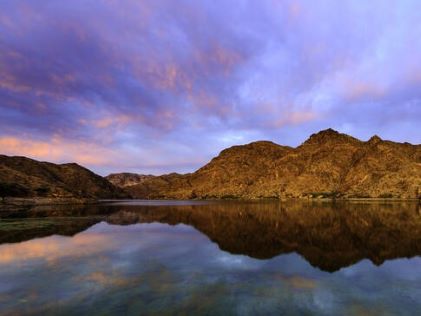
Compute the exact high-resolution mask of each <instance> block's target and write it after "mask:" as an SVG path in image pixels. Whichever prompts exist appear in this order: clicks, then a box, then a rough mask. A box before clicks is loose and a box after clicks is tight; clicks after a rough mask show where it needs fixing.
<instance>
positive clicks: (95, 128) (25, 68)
mask: <svg viewBox="0 0 421 316" xmlns="http://www.w3.org/2000/svg"><path fill="white" fill-rule="evenodd" d="M420 12H421V7H420V4H419V3H418V2H416V1H410V0H408V1H400V2H399V3H393V4H388V5H385V4H384V2H383V1H370V2H369V3H360V2H357V1H343V2H341V4H338V3H337V2H336V1H333V0H332V1H329V0H326V1H322V2H320V3H317V4H316V3H314V2H313V1H309V0H307V1H306V0H294V1H293V0H290V1H289V0H288V1H278V0H263V1H259V2H255V1H251V0H234V1H230V2H224V3H221V2H214V1H207V0H206V1H200V2H194V1H188V0H180V1H177V2H174V1H167V0H155V1H146V0H145V1H124V2H121V1H112V0H102V1H94V0H88V1H81V0H75V1H72V2H68V3H60V2H57V1H53V0H47V1H42V2H36V1H24V0H20V1H15V0H13V1H12V0H4V1H2V2H1V4H0V36H1V38H2V40H1V41H0V110H1V111H0V136H2V137H15V138H17V139H20V140H21V141H25V140H26V141H27V142H32V141H33V140H34V139H35V140H37V139H38V140H42V142H49V141H53V140H54V139H61V140H65V141H62V142H60V143H55V145H56V146H63V148H62V149H60V150H61V152H66V151H70V152H76V151H75V150H69V148H70V147H71V146H70V145H69V143H75V144H87V145H86V147H89V145H90V144H91V145H92V146H91V147H92V148H96V146H97V147H100V148H97V149H98V152H99V153H102V152H104V151H105V152H107V153H108V152H112V153H115V152H123V153H124V154H133V153H135V152H136V153H138V154H139V155H140V156H137V157H136V159H134V158H133V159H132V160H133V161H134V160H137V161H143V160H149V159H152V158H151V157H146V156H142V155H146V153H147V152H155V153H160V152H165V154H166V159H163V158H162V157H160V156H158V157H154V159H155V160H156V161H157V162H156V164H157V165H160V167H159V170H156V171H157V172H159V171H173V170H171V168H175V170H174V171H177V170H178V171H185V170H186V168H187V167H180V164H179V163H178V162H176V163H174V161H179V160H180V158H178V157H177V156H178V155H186V154H192V155H196V157H197V159H196V158H195V159H194V160H195V161H196V160H197V161H199V160H200V162H197V161H196V162H194V163H188V164H186V166H187V165H188V166H190V168H192V169H191V170H188V171H192V170H193V168H195V167H197V166H198V165H200V164H202V163H205V162H206V161H207V160H209V159H210V158H211V157H212V156H213V155H215V154H216V153H217V151H219V150H221V149H223V146H226V145H233V144H235V141H236V140H237V141H238V140H239V139H242V140H243V141H252V140H256V139H253V137H260V138H264V139H269V140H273V141H276V142H282V143H285V144H288V145H297V144H299V143H300V142H301V141H303V140H304V139H305V138H306V137H307V136H308V135H309V134H311V133H313V132H315V131H317V130H319V129H322V128H327V127H333V128H336V129H339V130H341V131H344V132H350V131H352V132H353V133H354V134H355V136H357V137H361V138H365V137H369V136H370V135H371V134H379V135H381V136H382V137H383V138H385V137H389V138H392V139H394V140H398V141H411V142H420V138H419V135H417V134H416V133H414V132H413V130H414V128H415V127H416V126H418V124H419V117H420V115H419V114H420V110H419V109H420V101H419V100H420V98H421V95H420V91H421V89H420V85H421V79H420V78H421V77H420V76H419V73H421V61H420V59H419V57H418V56H419V55H420V53H421V44H419V41H418V39H419V38H420V36H421V29H420V28H419V27H418V25H419V23H418V21H419V20H420V19H421V13H420ZM367 113H369V114H370V115H366V114H367ZM394 118H396V119H394ZM396 126H399V128H396ZM392 127H393V130H394V132H393V133H391V132H390V130H391V129H392ZM28 135H30V137H29V136H28ZM286 136H287V137H286ZM227 139H231V140H232V141H231V142H229V143H227V142H226V141H220V140H227ZM51 145H52V143H51ZM69 146H70V147H69ZM164 146H172V148H164ZM9 147H10V146H9ZM14 148H15V149H14V150H13V151H12V150H9V151H8V152H10V153H13V154H25V152H28V150H26V149H25V148H24V147H23V149H19V148H18V147H17V146H15V147H14ZM41 148H44V147H42V146H41ZM127 148H130V150H128V149H127ZM134 148H136V149H134ZM60 150H59V149H57V151H60ZM183 150H184V152H183ZM46 152H48V150H47V151H46ZM50 152H51V153H52V154H51V156H49V155H50V154H47V155H46V156H45V159H46V160H55V159H61V158H56V157H61V156H65V155H64V154H56V155H55V156H54V155H53V154H54V152H53V151H50ZM158 155H159V154H158ZM107 156H108V157H112V159H114V157H115V155H114V154H111V155H107ZM66 157H69V158H71V159H79V156H78V155H77V154H74V155H68V156H66ZM87 157H92V155H91V154H89V155H88V156H87ZM112 159H111V158H110V159H108V160H107V161H108V162H105V161H104V160H100V161H98V162H97V163H95V162H94V160H93V159H91V160H90V159H88V158H86V157H85V158H84V159H81V160H78V162H80V163H83V162H84V161H89V160H90V161H91V165H90V166H93V167H94V169H95V170H97V171H99V172H101V173H103V172H106V170H112V169H113V168H114V166H115V165H116V164H114V163H113V162H112V161H111V160H112ZM129 165H130V166H132V167H133V165H132V163H131V162H130V163H127V164H124V165H123V166H124V167H128V166H129ZM177 166H178V167H177ZM133 168H135V169H136V170H137V171H138V172H142V168H143V164H140V163H139V164H138V167H137V168H136V167H135V166H134V167H133ZM145 171H148V170H145Z"/></svg>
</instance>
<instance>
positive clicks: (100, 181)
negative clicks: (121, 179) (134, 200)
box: [0, 155, 128, 198]
mask: <svg viewBox="0 0 421 316" xmlns="http://www.w3.org/2000/svg"><path fill="white" fill-rule="evenodd" d="M127 196H128V195H127V193H125V192H124V191H123V190H122V189H120V188H118V187H116V186H114V185H112V184H111V183H110V182H108V181H107V180H106V179H104V178H103V177H101V176H99V175H97V174H95V173H93V172H91V171H89V170H88V169H86V168H84V167H82V166H79V165H78V164H75V163H68V164H61V165H59V164H53V163H49V162H40V161H36V160H33V159H29V158H25V157H9V156H4V155H0V197H51V198H75V197H76V198H121V197H127Z"/></svg>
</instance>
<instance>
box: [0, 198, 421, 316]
mask: <svg viewBox="0 0 421 316" xmlns="http://www.w3.org/2000/svg"><path fill="white" fill-rule="evenodd" d="M0 216H1V220H0V243H1V244H0V314H2V315H19V314H24V315H37V314H44V315H45V314H47V315H49V314H54V315H74V314H78V313H79V314H90V315H92V314H95V315H101V314H103V315H109V314H111V315H112V314H114V315H124V314H129V315H139V314H142V315H147V314H160V315H174V314H175V315H177V314H204V315H280V314H283V315H306V314H307V315H417V314H418V312H419V311H420V310H421V258H420V257H419V255H421V214H420V208H419V205H418V204H416V203H347V202H344V203H310V202H307V203H305V202H288V203H277V202H253V203H240V202H235V203H234V202H225V203H221V202H185V201H154V202H144V201H122V202H118V203H104V205H101V206H86V207H76V206H60V207H36V208H31V209H24V210H19V211H16V210H3V211H0Z"/></svg>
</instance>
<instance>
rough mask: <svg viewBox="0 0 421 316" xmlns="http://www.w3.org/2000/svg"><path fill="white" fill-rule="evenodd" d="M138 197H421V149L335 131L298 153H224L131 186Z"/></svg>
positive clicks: (264, 145)
mask: <svg viewBox="0 0 421 316" xmlns="http://www.w3.org/2000/svg"><path fill="white" fill-rule="evenodd" d="M127 191H128V192H130V193H131V194H132V195H133V196H135V197H138V198H183V199H185V198H288V197H310V198H321V197H338V198H339V197H345V198H352V197H357V198H364V197H367V198H369V197H371V198H392V197H396V198H415V197H418V196H419V195H420V193H421V145H411V144H408V143H403V144H402V143H395V142H391V141H384V140H382V139H380V138H379V137H378V136H373V137H372V138H371V139H370V140H368V141H366V142H365V141H361V140H358V139H356V138H353V137H351V136H348V135H345V134H341V133H338V132H336V131H334V130H332V129H328V130H324V131H321V132H319V133H317V134H313V135H311V136H310V138H309V139H308V140H307V141H305V142H304V143H303V144H301V145H300V146H298V147H296V148H291V147H286V146H280V145H277V144H275V143H272V142H267V141H260V142H254V143H251V144H247V145H243V146H234V147H231V148H228V149H225V150H223V151H222V152H221V153H220V154H219V156H217V157H216V158H214V159H212V160H211V161H210V162H209V163H208V164H207V165H205V166H204V167H202V168H200V169H199V170H197V171H196V172H194V173H191V174H186V175H178V174H170V175H164V176H159V177H153V178H149V179H146V180H145V181H143V182H142V183H140V184H137V185H133V186H130V187H127Z"/></svg>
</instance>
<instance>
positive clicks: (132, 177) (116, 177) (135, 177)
mask: <svg viewBox="0 0 421 316" xmlns="http://www.w3.org/2000/svg"><path fill="white" fill-rule="evenodd" d="M154 177H155V176H152V175H143V174H137V173H130V172H122V173H111V174H109V175H108V176H106V177H105V179H107V180H108V181H110V182H111V183H112V184H114V185H116V186H118V187H121V188H125V187H128V186H131V185H136V184H140V183H143V182H145V181H146V180H149V179H152V178H154Z"/></svg>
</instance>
